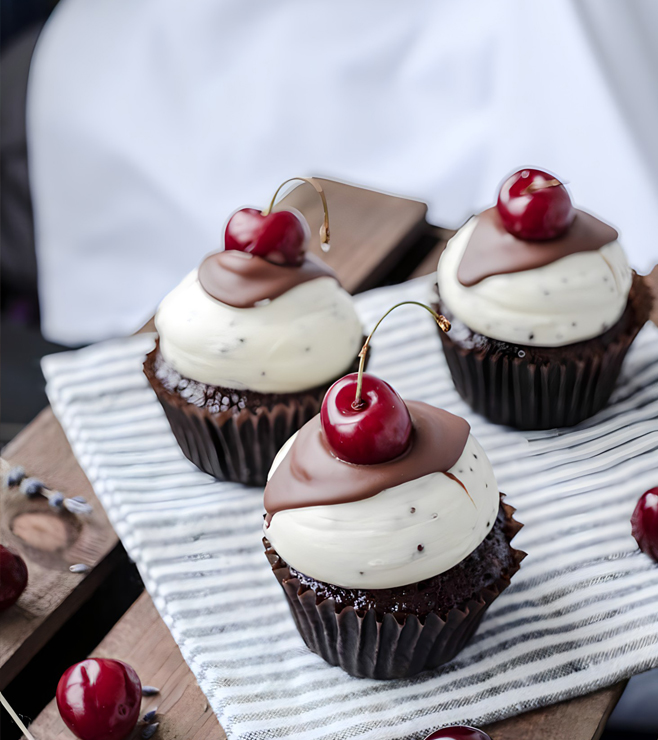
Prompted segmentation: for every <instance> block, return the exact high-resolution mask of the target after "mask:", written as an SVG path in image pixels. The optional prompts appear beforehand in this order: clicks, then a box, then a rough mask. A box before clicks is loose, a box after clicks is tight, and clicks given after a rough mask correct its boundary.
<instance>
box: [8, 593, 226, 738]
mask: <svg viewBox="0 0 658 740" xmlns="http://www.w3.org/2000/svg"><path fill="white" fill-rule="evenodd" d="M92 656H93V657H96V658H117V659H119V660H125V661H126V662H127V663H130V665H131V666H133V668H134V669H135V670H136V671H137V674H138V675H139V677H140V679H141V681H142V684H144V685H149V686H156V687H157V688H159V689H160V694H158V695H156V696H152V697H148V698H146V697H145V698H144V699H143V700H142V711H141V715H140V716H143V715H144V713H145V712H148V711H150V710H151V709H156V708H157V710H158V716H157V717H156V720H157V721H158V722H160V726H159V727H158V731H157V734H156V736H155V737H157V738H158V739H159V740H225V738H226V735H225V734H224V731H223V730H222V728H221V726H220V724H219V722H218V721H217V717H216V716H215V714H214V712H213V711H212V709H211V708H210V706H209V705H208V702H207V701H206V698H205V696H204V695H203V692H202V691H201V689H200V688H199V685H198V684H197V682H196V680H195V678H194V676H193V675H192V671H190V669H189V668H188V667H187V664H186V663H185V661H184V660H183V656H182V655H181V653H180V650H179V649H178V646H177V645H176V643H175V642H174V639H173V637H172V636H171V633H170V632H169V630H168V629H167V626H166V625H165V623H164V622H163V621H162V619H161V618H160V615H159V614H158V612H157V610H156V608H155V605H154V604H153V601H152V600H151V597H150V596H149V595H148V594H147V593H146V592H144V593H143V594H142V595H141V596H140V597H139V598H138V599H137V601H136V602H135V603H134V604H133V606H131V607H130V609H129V610H128V611H127V612H126V613H125V614H124V616H123V617H122V618H121V619H120V620H119V621H118V622H117V624H116V625H115V627H114V629H112V631H111V632H110V633H109V634H108V635H107V637H106V638H105V639H104V640H103V641H102V642H101V643H100V645H99V646H98V647H97V648H96V650H94V651H93V653H92ZM15 709H16V710H17V711H19V712H20V707H15ZM29 730H30V732H31V733H32V734H33V735H34V737H35V738H36V740H75V736H74V735H73V734H72V733H71V732H70V731H69V730H68V729H67V727H66V726H65V725H64V723H63V722H62V719H61V717H60V716H59V712H58V711H57V705H56V703H55V700H54V699H53V701H51V702H50V704H48V706H47V707H46V708H45V709H44V710H43V712H41V714H40V715H39V716H38V717H37V719H36V720H35V721H34V722H33V723H32V724H31V725H30V727H29ZM139 730H140V728H139V727H138V728H137V729H136V732H135V733H133V735H132V737H133V738H137V737H139Z"/></svg>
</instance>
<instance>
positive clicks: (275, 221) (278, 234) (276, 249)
mask: <svg viewBox="0 0 658 740" xmlns="http://www.w3.org/2000/svg"><path fill="white" fill-rule="evenodd" d="M308 234H309V229H308V225H307V224H305V223H304V222H302V219H301V217H300V216H298V215H297V214H296V213H293V212H292V211H275V212H274V213H268V214H267V215H266V216H264V215H263V213H262V212H261V211H259V210H258V209H257V208H241V209H240V210H239V211H236V212H235V213H234V214H233V215H232V216H231V218H230V219H229V220H228V223H227V224H226V230H225V232H224V248H225V249H237V250H240V251H241V252H249V253H250V254H255V255H258V256H259V257H263V258H264V259H266V260H268V261H269V262H274V263H276V264H279V265H301V263H302V262H303V261H304V255H305V253H306V247H307V246H308Z"/></svg>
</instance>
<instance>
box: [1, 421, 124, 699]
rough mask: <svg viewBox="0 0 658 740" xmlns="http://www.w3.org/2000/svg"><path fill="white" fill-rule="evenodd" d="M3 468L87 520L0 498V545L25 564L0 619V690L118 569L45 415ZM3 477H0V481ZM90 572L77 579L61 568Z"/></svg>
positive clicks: (34, 502)
mask: <svg viewBox="0 0 658 740" xmlns="http://www.w3.org/2000/svg"><path fill="white" fill-rule="evenodd" d="M3 454H4V457H5V460H6V461H7V462H4V461H3V467H5V466H7V467H8V466H11V465H18V464H20V465H23V467H24V468H25V470H26V471H27V474H28V475H30V476H33V477H36V478H39V479H40V480H41V481H43V483H45V484H46V485H47V486H48V487H49V488H51V489H54V490H59V491H62V492H63V493H64V495H65V496H76V495H78V496H84V497H85V498H86V499H87V500H88V502H89V503H90V504H91V505H92V507H93V513H92V514H91V515H90V516H88V517H87V516H85V517H77V516H74V515H72V514H69V513H68V512H63V513H58V512H56V511H54V510H53V509H52V508H51V507H49V505H48V502H47V501H46V499H44V498H43V497H41V496H37V497H35V498H27V497H26V496H23V495H22V494H21V493H19V492H18V490H17V489H15V488H14V489H8V488H6V487H4V486H3V488H2V491H1V492H0V542H2V544H3V545H7V546H9V547H12V548H13V549H15V550H17V551H18V552H19V553H20V554H21V555H22V556H23V558H24V559H25V562H26V563H27V567H28V573H29V580H28V586H27V589H26V590H25V592H24V593H23V594H22V595H21V597H20V599H19V600H18V602H17V603H16V604H15V605H14V606H13V607H12V608H11V609H8V610H7V611H6V612H3V613H1V614H0V690H2V689H3V688H4V687H5V686H6V685H7V684H8V683H9V682H10V681H11V680H12V678H14V676H16V675H17V673H18V672H19V671H20V670H21V669H22V668H24V667H25V665H27V663H28V662H29V661H30V659H31V658H32V657H33V656H34V655H35V654H36V653H37V652H38V651H39V649H40V648H41V647H42V646H43V645H44V644H45V643H46V642H47V641H48V640H49V639H50V638H51V637H52V635H53V634H54V633H55V632H56V631H57V630H58V629H59V628H60V627H61V625H62V624H64V622H65V621H66V620H67V619H68V618H69V617H70V616H71V614H73V613H74V612H75V611H76V610H77V609H78V608H79V607H80V606H81V605H82V604H83V603H84V602H85V601H86V600H87V599H88V598H89V597H90V596H91V595H92V593H93V592H94V591H95V590H96V588H97V587H98V586H99V585H100V584H101V583H102V582H103V580H104V579H105V578H106V577H107V575H108V574H109V573H110V572H111V570H112V568H113V567H114V566H115V564H116V562H118V556H119V548H118V547H117V545H118V539H117V536H116V534H115V533H114V530H113V529H112V527H111V525H110V523H109V521H108V519H107V516H106V515H105V512H104V510H103V507H102V506H101V504H100V502H99V501H98V499H97V498H96V496H95V494H94V492H93V489H92V487H91V485H90V483H89V481H88V480H87V478H86V476H85V474H84V473H83V472H82V469H81V468H80V466H79V465H78V463H77V461H76V459H75V457H74V456H73V452H72V451H71V448H70V446H69V444H68V441H67V439H66V436H65V435H64V432H63V431H62V428H61V426H60V425H59V422H58V421H57V420H56V419H55V417H54V415H53V413H52V411H51V410H50V409H46V410H45V411H43V412H42V413H41V414H40V415H39V416H38V417H37V418H36V419H35V420H34V421H33V422H32V423H31V424H30V425H29V426H28V427H27V428H26V429H25V430H24V431H23V432H22V433H21V434H20V435H19V436H18V437H16V439H15V440H14V441H13V442H11V444H9V445H8V446H7V447H6V448H5V450H4V453H3ZM3 477H4V476H3ZM74 563H84V564H85V565H89V566H91V567H92V571H91V572H90V573H88V574H87V575H86V576H85V575H76V574H73V573H70V572H69V570H68V568H69V565H72V564H74Z"/></svg>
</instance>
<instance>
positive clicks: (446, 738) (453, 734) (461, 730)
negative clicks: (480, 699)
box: [425, 725, 491, 740]
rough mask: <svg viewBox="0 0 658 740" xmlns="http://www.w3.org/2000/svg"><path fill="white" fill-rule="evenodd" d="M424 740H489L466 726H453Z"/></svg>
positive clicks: (489, 739) (479, 731)
mask: <svg viewBox="0 0 658 740" xmlns="http://www.w3.org/2000/svg"><path fill="white" fill-rule="evenodd" d="M425 740H491V738H490V737H489V735H487V733H486V732H482V730H478V729H476V728H475V727H467V726H466V725H454V726H453V727H444V728H443V729H442V730H437V731H436V732H433V733H432V734H431V735H428V736H427V737H426V738H425Z"/></svg>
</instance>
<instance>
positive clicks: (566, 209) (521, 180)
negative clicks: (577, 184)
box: [496, 170, 576, 241]
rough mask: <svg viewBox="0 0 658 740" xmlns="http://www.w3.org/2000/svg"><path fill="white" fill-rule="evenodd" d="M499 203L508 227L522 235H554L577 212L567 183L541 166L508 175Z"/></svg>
mask: <svg viewBox="0 0 658 740" xmlns="http://www.w3.org/2000/svg"><path fill="white" fill-rule="evenodd" d="M496 205H497V207H498V213H499V214H500V217H501V218H502V220H503V224H504V225H505V228H506V229H507V231H509V232H510V234H514V236H518V237H519V238H520V239H531V240H532V239H535V240H537V241H544V240H546V239H554V238H555V237H556V236H560V235H561V234H564V232H565V231H566V230H567V229H568V228H569V226H570V225H571V222H572V221H573V219H574V216H575V215H576V214H575V211H574V209H573V206H572V204H571V198H570V197H569V193H568V192H567V189H566V188H565V187H564V185H562V183H561V182H560V181H559V180H557V179H556V178H554V177H553V175H549V174H548V172H543V171H542V170H519V171H518V172H515V173H514V174H513V175H512V176H511V177H508V178H507V180H505V182H504V183H503V184H502V186H501V188H500V193H499V194H498V203H497V204H496Z"/></svg>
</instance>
